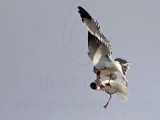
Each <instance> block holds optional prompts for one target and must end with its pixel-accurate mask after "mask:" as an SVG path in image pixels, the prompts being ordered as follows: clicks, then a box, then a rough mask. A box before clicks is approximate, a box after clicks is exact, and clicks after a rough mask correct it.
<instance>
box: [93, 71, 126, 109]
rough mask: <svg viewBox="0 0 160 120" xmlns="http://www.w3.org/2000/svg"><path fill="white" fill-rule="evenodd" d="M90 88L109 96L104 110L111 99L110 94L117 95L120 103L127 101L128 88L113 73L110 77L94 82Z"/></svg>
mask: <svg viewBox="0 0 160 120" xmlns="http://www.w3.org/2000/svg"><path fill="white" fill-rule="evenodd" d="M90 87H91V88H92V89H93V90H100V91H105V92H106V93H108V94H109V95H110V98H109V100H108V102H107V103H106V104H105V106H104V108H107V106H108V104H109V101H110V100H111V98H112V94H115V93H117V97H118V100H119V101H120V102H126V101H127V100H128V87H127V86H126V84H125V82H124V81H123V80H122V78H119V77H117V76H116V74H114V73H112V74H110V76H105V77H104V76H103V79H97V80H95V81H94V82H92V83H91V84H90Z"/></svg>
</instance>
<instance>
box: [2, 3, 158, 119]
mask: <svg viewBox="0 0 160 120" xmlns="http://www.w3.org/2000/svg"><path fill="white" fill-rule="evenodd" d="M78 5H81V6H82V7H84V8H85V9H86V10H87V11H88V12H89V13H90V14H91V15H92V17H93V18H94V19H95V20H97V21H98V22H99V25H100V26H101V28H102V30H103V33H104V35H105V36H106V37H107V38H108V40H110V44H111V47H112V52H113V57H114V58H116V57H121V58H124V59H126V60H128V61H129V62H131V68H130V70H129V72H128V81H129V92H130V96H129V101H128V102H127V103H125V104H122V103H119V102H118V99H117V96H116V94H115V95H113V98H112V100H111V102H110V104H109V106H108V108H107V109H103V105H104V104H105V103H106V102H107V100H108V98H109V95H108V94H106V93H105V92H100V91H93V90H91V89H90V87H89V85H90V83H91V82H92V81H93V80H95V78H96V76H95V74H94V73H93V72H92V69H93V65H92V64H91V62H90V59H89V58H88V56H87V50H88V48H87V29H86V28H85V27H84V25H83V24H82V22H81V18H80V16H79V14H78V12H77V6H78ZM159 5H160V1H158V0H152V1H151V0H132V1H128V0H99V1H94V2H93V0H81V1H79V0H68V1H65V0H14V1H13V0H1V1H0V119H1V120H83V119H84V120H87V119H89V120H97V119H101V120H106V119H113V120H116V119H123V120H135V119H136V120H142V119H145V120H150V119H158V118H159V107H160V102H159V101H160V95H159V93H158V91H160V87H159V84H160V82H159V78H158V77H157V76H158V75H159V74H160V72H159V69H158V68H160V64H159V61H160V55H159V52H160V47H159V44H160V42H159V41H160V14H159V11H160V7H159Z"/></svg>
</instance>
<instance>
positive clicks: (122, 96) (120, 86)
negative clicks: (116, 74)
mask: <svg viewBox="0 0 160 120" xmlns="http://www.w3.org/2000/svg"><path fill="white" fill-rule="evenodd" d="M111 86H112V87H113V88H116V89H117V97H118V100H119V101H120V102H126V101H127V100H128V94H129V92H128V87H127V86H126V85H125V83H124V81H123V80H121V79H120V78H118V79H117V80H116V81H115V82H113V83H111Z"/></svg>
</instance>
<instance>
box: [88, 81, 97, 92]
mask: <svg viewBox="0 0 160 120" xmlns="http://www.w3.org/2000/svg"><path fill="white" fill-rule="evenodd" d="M90 87H91V88H92V89H93V90H96V89H97V85H96V83H95V82H92V83H91V84H90Z"/></svg>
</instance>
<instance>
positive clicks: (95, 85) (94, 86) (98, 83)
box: [90, 79, 104, 90]
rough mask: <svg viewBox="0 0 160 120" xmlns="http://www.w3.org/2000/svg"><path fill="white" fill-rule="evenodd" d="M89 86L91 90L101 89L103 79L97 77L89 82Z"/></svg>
mask: <svg viewBox="0 0 160 120" xmlns="http://www.w3.org/2000/svg"><path fill="white" fill-rule="evenodd" d="M90 87H91V89H93V90H102V89H103V88H104V85H103V81H102V80H100V79H97V80H95V81H94V82H92V83H91V84H90Z"/></svg>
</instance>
